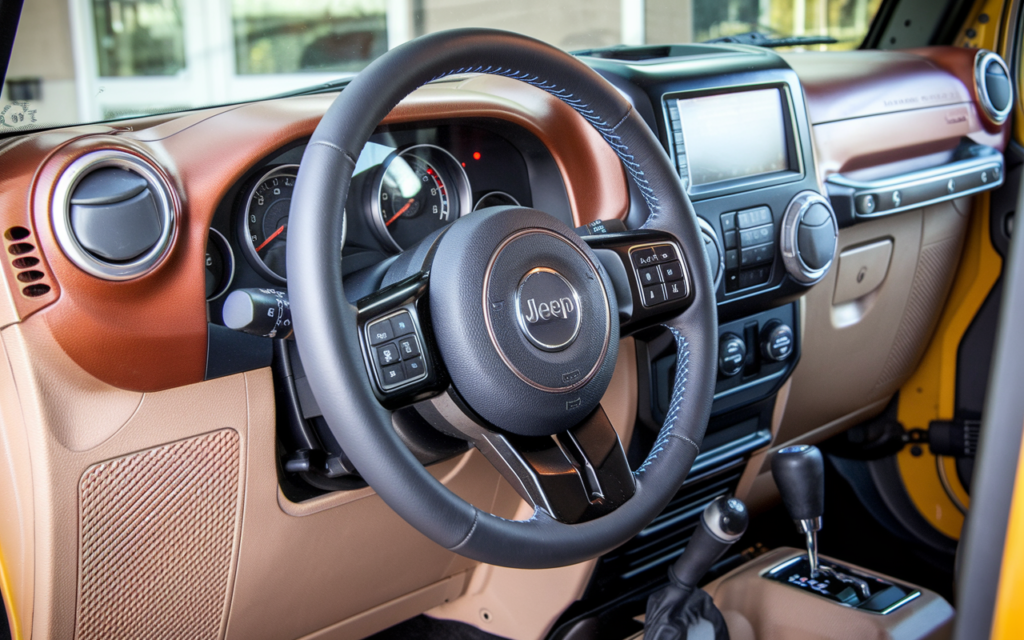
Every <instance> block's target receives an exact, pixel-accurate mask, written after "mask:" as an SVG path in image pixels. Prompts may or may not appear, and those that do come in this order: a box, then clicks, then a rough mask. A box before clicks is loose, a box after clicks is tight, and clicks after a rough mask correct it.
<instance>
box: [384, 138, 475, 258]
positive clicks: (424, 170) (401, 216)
mask: <svg viewBox="0 0 1024 640" xmlns="http://www.w3.org/2000/svg"><path fill="white" fill-rule="evenodd" d="M370 198H371V202H370V211H371V215H372V216H373V228H374V229H375V230H376V231H377V233H378V235H379V236H380V238H381V240H382V241H383V242H384V243H385V244H386V245H388V246H389V247H390V248H392V249H395V250H398V251H401V250H403V249H407V248H408V247H411V246H412V245H414V244H416V243H417V242H419V241H420V240H422V239H423V238H424V237H426V236H427V235H429V234H430V233H431V232H433V231H435V230H437V229H440V228H441V227H443V226H445V225H447V224H449V223H451V222H453V221H454V220H455V219H456V218H458V217H459V216H461V215H462V214H463V213H465V212H467V211H468V209H469V205H470V190H469V180H468V179H467V178H466V172H465V171H464V170H463V169H462V166H461V165H460V164H459V163H458V162H457V161H456V160H455V158H454V157H452V155H451V154H450V153H448V152H447V151H445V150H444V149H441V148H440V147H435V146H433V145H426V144H425V145H417V146H414V147H408V148H406V149H403V150H401V151H397V152H395V153H394V154H392V155H391V156H389V157H388V158H387V159H386V160H385V161H384V163H383V164H382V165H381V167H380V169H378V175H377V179H376V180H375V181H374V182H373V189H372V191H371V194H370Z"/></svg>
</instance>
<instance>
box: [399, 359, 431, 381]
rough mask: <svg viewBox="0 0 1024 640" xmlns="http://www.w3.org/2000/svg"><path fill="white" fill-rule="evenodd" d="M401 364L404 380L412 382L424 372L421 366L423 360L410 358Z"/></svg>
mask: <svg viewBox="0 0 1024 640" xmlns="http://www.w3.org/2000/svg"><path fill="white" fill-rule="evenodd" d="M403 364H404V365H405V379H406V380H414V379H415V378H418V377H420V376H422V375H423V374H424V373H425V372H426V369H425V368H424V365H423V358H411V359H409V360H406V361H405V362H404V363H403Z"/></svg>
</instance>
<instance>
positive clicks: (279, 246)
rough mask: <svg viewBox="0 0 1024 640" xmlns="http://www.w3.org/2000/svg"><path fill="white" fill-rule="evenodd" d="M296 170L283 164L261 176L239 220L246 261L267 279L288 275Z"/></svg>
mask: <svg viewBox="0 0 1024 640" xmlns="http://www.w3.org/2000/svg"><path fill="white" fill-rule="evenodd" d="M298 170H299V166H298V165H294V164H289V165H282V166H280V167H276V168H274V169H272V170H270V171H268V172H267V173H265V174H264V175H263V176H262V177H260V178H259V180H258V181H257V183H256V186H254V187H253V188H252V191H250V192H249V198H248V200H246V203H245V217H244V218H243V219H242V220H241V222H242V224H241V229H240V233H241V235H242V236H243V242H242V245H243V247H245V250H246V251H245V252H246V255H247V257H248V258H249V262H250V263H252V265H253V267H255V268H256V270H257V271H259V272H260V274H261V275H263V276H264V277H266V278H267V279H268V280H271V281H275V282H280V283H284V282H285V278H286V277H287V270H286V267H285V263H286V253H285V248H286V247H287V245H288V243H287V240H288V212H289V210H290V209H291V203H292V192H293V191H294V190H295V176H296V175H297V174H298Z"/></svg>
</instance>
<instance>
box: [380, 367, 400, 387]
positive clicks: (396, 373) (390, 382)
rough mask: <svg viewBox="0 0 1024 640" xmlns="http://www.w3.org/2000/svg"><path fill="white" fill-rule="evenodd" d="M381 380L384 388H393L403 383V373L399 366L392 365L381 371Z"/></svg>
mask: <svg viewBox="0 0 1024 640" xmlns="http://www.w3.org/2000/svg"><path fill="white" fill-rule="evenodd" d="M381 379H382V380H383V381H384V386H385V387H393V386H395V385H397V384H400V383H402V382H404V381H405V371H404V370H403V369H402V365H401V364H393V365H391V366H389V367H383V368H382V369H381Z"/></svg>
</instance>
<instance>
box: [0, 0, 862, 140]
mask: <svg viewBox="0 0 1024 640" xmlns="http://www.w3.org/2000/svg"><path fill="white" fill-rule="evenodd" d="M880 3H881V0H558V1H556V2H552V1H551V0H519V1H518V2H507V1H506V0H500V1H496V0H70V2H69V0H25V4H24V8H23V9H22V15H21V20H20V23H19V25H18V31H17V36H16V38H15V42H14V50H13V52H12V54H11V61H10V65H9V68H8V71H7V77H6V79H5V82H4V85H3V91H2V94H0V133H3V132H10V131H12V130H24V129H31V128H39V127H52V126H57V125H68V124H78V123H86V122H98V121H106V120H114V119H119V118H126V117H131V116H139V115H150V114H159V113H167V112H171V111H178V110H183V109H192V108H197V107H205V106H211V105H217V104H228V103H236V102H243V101H247V100H254V99H260V98H266V97H269V96H273V95H278V94H281V93H285V92H289V91H297V90H301V89H303V88H306V87H314V86H316V85H320V84H323V83H325V82H330V81H334V80H337V79H339V78H343V77H346V76H352V75H354V74H355V73H357V72H358V71H359V70H360V69H362V68H363V67H365V66H366V65H367V64H369V63H370V62H371V61H372V60H373V59H374V58H376V57H377V56H380V55H382V54H383V53H384V52H386V51H387V50H388V49H389V48H391V47H395V46H397V45H399V44H401V43H403V42H405V41H407V40H410V39H412V38H415V37H416V36H419V35H422V34H425V33H431V32H434V31H440V30H443V29H451V28H456V27H470V26H475V27H493V28H499V29H507V30H511V31H518V32H520V33H524V34H527V35H530V36H533V37H535V38H539V39H541V40H544V41H546V42H549V43H551V44H553V45H555V46H557V47H561V48H562V49H565V50H567V51H573V50H579V49H590V48H599V47H608V46H613V45H617V44H628V45H640V44H679V43H688V42H702V41H705V40H709V39H712V38H719V37H723V36H729V35H734V34H740V33H744V32H749V31H760V32H763V33H764V34H766V35H767V36H769V37H780V36H790V35H793V36H801V35H804V36H811V35H814V36H821V35H827V36H830V37H832V38H835V39H836V40H837V42H836V43H835V44H830V45H817V44H816V45H813V46H812V48H814V49H825V48H832V49H852V48H855V47H856V46H857V45H859V44H860V42H861V40H862V39H863V38H864V35H865V34H866V33H867V29H868V25H869V24H870V22H871V18H872V17H873V16H874V13H875V12H876V11H877V10H878V6H879V4H880Z"/></svg>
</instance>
